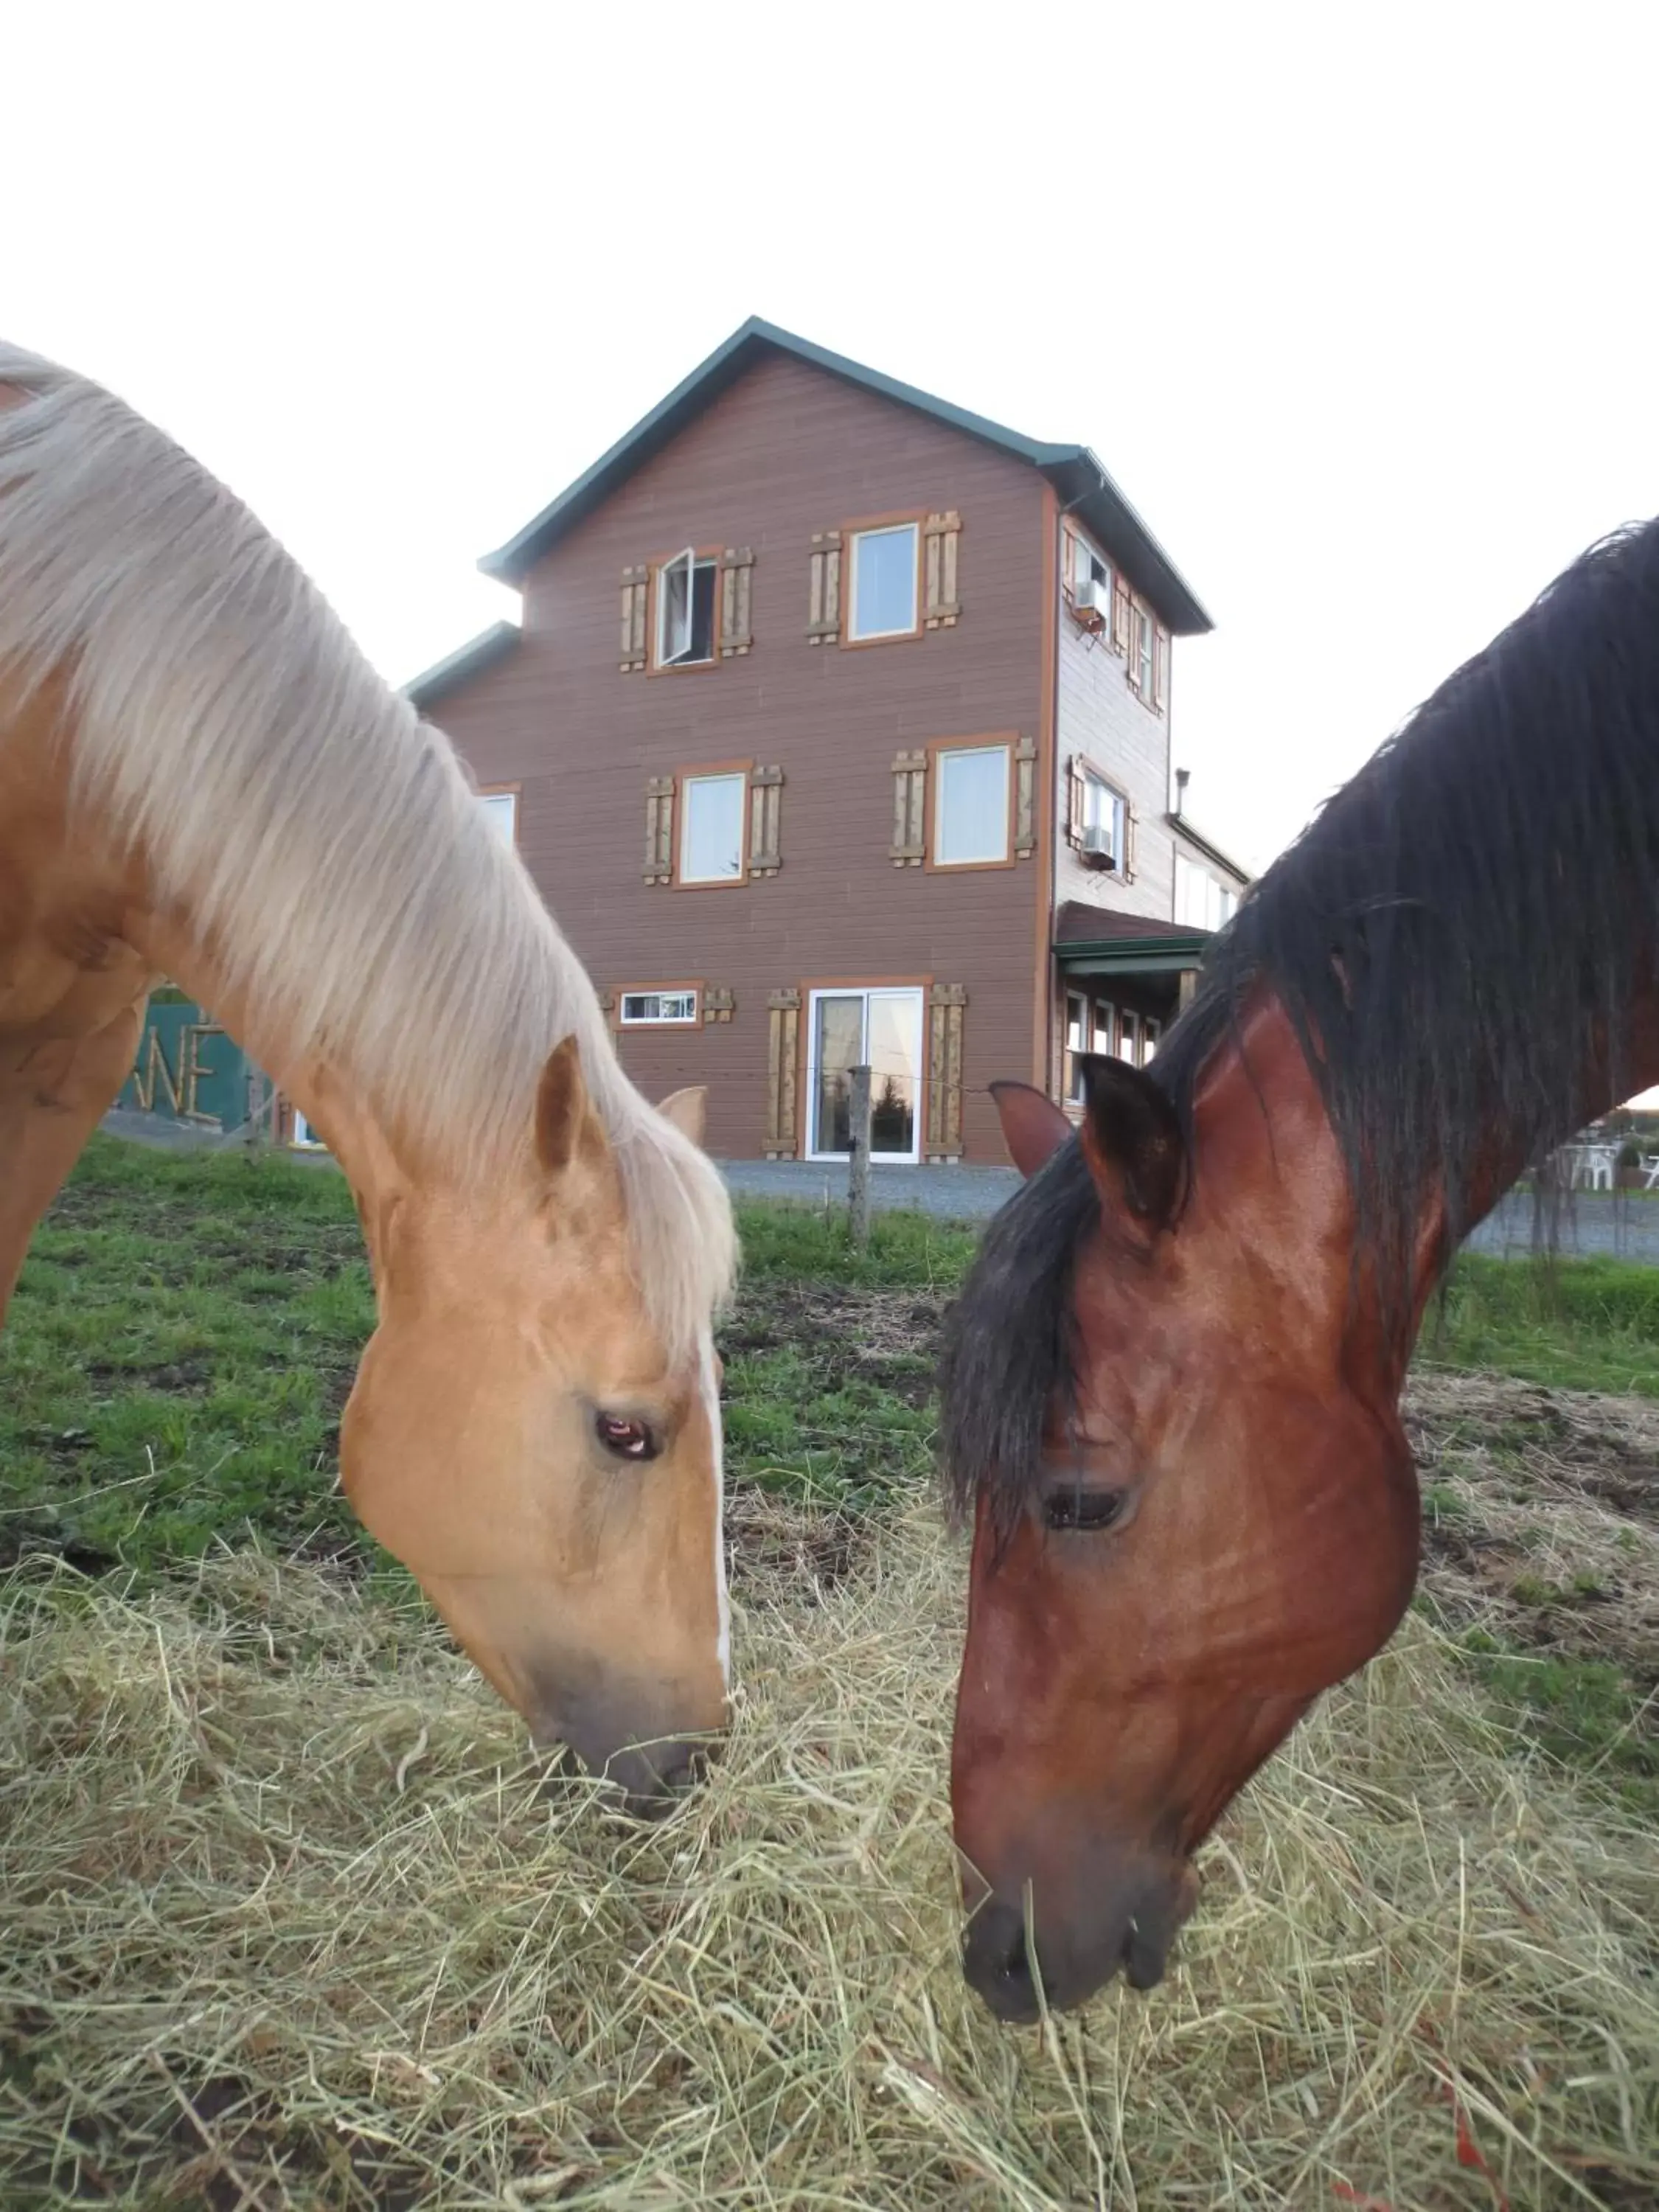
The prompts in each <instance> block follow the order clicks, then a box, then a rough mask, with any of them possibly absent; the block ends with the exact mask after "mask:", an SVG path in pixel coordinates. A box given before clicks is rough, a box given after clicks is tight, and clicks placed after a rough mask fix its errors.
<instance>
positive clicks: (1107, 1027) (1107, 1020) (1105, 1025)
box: [1094, 999, 1117, 1052]
mask: <svg viewBox="0 0 1659 2212" xmlns="http://www.w3.org/2000/svg"><path fill="white" fill-rule="evenodd" d="M1116 1029H1117V1018H1116V1015H1115V1012H1114V1011H1113V1009H1112V1007H1111V1006H1109V1004H1108V1003H1107V1001H1106V1000H1104V999H1097V1000H1096V1001H1095V1041H1094V1049H1095V1051H1096V1052H1110V1050H1111V1049H1112V1046H1113V1043H1114V1042H1115V1034H1116Z"/></svg>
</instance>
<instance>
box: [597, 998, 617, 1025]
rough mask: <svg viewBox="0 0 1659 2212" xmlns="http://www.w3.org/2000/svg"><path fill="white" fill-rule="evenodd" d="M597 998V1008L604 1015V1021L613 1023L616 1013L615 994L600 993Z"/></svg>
mask: <svg viewBox="0 0 1659 2212" xmlns="http://www.w3.org/2000/svg"><path fill="white" fill-rule="evenodd" d="M599 1006H600V1007H601V1009H602V1011H603V1012H604V1014H605V1019H606V1021H608V1022H609V1021H614V1019H615V1017H616V1012H617V994H616V993H615V992H614V991H601V992H600V993H599Z"/></svg>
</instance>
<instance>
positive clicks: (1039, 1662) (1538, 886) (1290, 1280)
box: [943, 524, 1659, 2020]
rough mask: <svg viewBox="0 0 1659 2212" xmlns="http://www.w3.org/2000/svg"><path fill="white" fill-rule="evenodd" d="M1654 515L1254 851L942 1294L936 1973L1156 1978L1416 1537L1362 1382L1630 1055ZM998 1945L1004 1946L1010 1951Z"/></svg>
mask: <svg viewBox="0 0 1659 2212" xmlns="http://www.w3.org/2000/svg"><path fill="white" fill-rule="evenodd" d="M1656 947H1659V524H1650V525H1647V526H1644V527H1643V528H1641V529H1640V530H1638V531H1635V532H1631V533H1628V534H1626V535H1623V536H1620V537H1618V538H1614V539H1613V540H1611V541H1610V542H1608V543H1607V544H1604V545H1601V546H1600V547H1598V548H1595V550H1592V551H1591V552H1589V553H1588V554H1587V555H1585V556H1583V559H1581V560H1580V561H1579V562H1577V563H1576V564H1575V565H1574V566H1573V567H1572V568H1571V569H1569V570H1568V571H1567V573H1566V574H1565V575H1564V576H1562V577H1561V578H1560V579H1559V581H1558V582H1557V583H1555V584H1554V585H1553V586H1552V587H1551V588H1550V590H1549V591H1548V592H1546V593H1545V594H1544V596H1543V597H1542V599H1540V601H1539V602H1538V604H1537V605H1535V606H1534V607H1533V608H1532V609H1531V610H1530V611H1528V613H1527V614H1525V615H1523V616H1522V617H1521V618H1520V619H1519V620H1518V621H1517V622H1516V623H1514V624H1513V625H1512V626H1511V627H1510V629H1507V630H1505V631H1504V633H1503V635H1501V636H1499V637H1498V639H1497V640H1496V641H1494V642H1493V643H1492V645H1491V646H1489V647H1487V648H1486V651H1485V652H1484V653H1481V654H1480V655H1479V656H1478V657H1477V658H1476V659H1474V660H1472V661H1471V662H1469V664H1468V665H1467V666H1466V667H1464V668H1462V670H1460V671H1459V672H1458V673H1457V674H1456V675H1455V676H1453V677H1452V678H1450V679H1449V682H1447V683H1446V684H1444V685H1443V687H1442V688H1441V690H1439V691H1437V693H1436V694H1435V696H1434V697H1433V698H1432V699H1431V700H1430V702H1428V703H1427V705H1426V706H1425V707H1423V708H1421V709H1420V710H1419V712H1418V714H1416V715H1415V716H1414V717H1413V720H1411V722H1410V723H1409V724H1408V725H1407V727H1406V728H1405V729H1404V730H1403V732H1401V734H1400V735H1399V736H1397V737H1396V738H1395V739H1394V740H1393V741H1391V742H1390V743H1389V744H1388V745H1386V746H1384V748H1383V750H1381V751H1380V752H1379V753H1378V754H1377V755H1376V757H1375V758H1374V759H1372V760H1371V761H1370V763H1369V764H1368V765H1367V766H1366V767H1365V768H1364V769H1362V770H1361V772H1360V773H1359V775H1357V776H1356V777H1355V778H1354V779H1353V781H1352V782H1351V783H1349V784H1348V785H1347V786H1346V787H1345V788H1344V789H1343V790H1342V791H1340V793H1338V794H1337V795H1336V797H1335V798H1334V799H1332V800H1331V801H1330V802H1329V804H1328V805H1327V806H1326V808H1325V809H1324V811H1322V814H1321V815H1320V816H1319V817H1318V818H1317V819H1316V821H1315V823H1313V825H1312V826H1311V827H1310V829H1308V830H1307V831H1306V832H1305V834H1304V836H1303V837H1302V839H1301V841H1300V842H1299V843H1297V845H1296V846H1294V847H1293V848H1291V850H1290V851H1289V852H1288V853H1286V854H1285V855H1284V856H1283V858H1282V859H1281V860H1279V862H1278V863H1277V865H1276V866H1274V867H1273V869H1272V870H1271V871H1270V872H1268V873H1267V875H1266V876H1265V877H1264V878H1262V880H1261V884H1260V885H1259V886H1258V887H1257V889H1256V890H1255V892H1254V893H1253V894H1252V896H1250V897H1249V898H1248V899H1247V900H1246V901H1245V902H1243V905H1242V906H1241V907H1240V908H1239V911H1238V913H1237V916H1236V918H1235V919H1234V921H1232V923H1231V926H1230V927H1229V928H1228V930H1227V931H1226V933H1225V935H1224V936H1223V937H1222V938H1221V939H1220V940H1219V941H1218V944H1217V945H1216V946H1215V947H1214V949H1213V951H1212V956H1211V959H1210V963H1209V967H1208V969H1207V973H1206V976H1205V978H1204V980H1203V982H1202V986H1201V988H1200V994H1199V995H1198V997H1197V999H1196V1000H1195V1001H1194V1005H1193V1006H1192V1007H1191V1008H1190V1009H1189V1010H1188V1013H1187V1014H1186V1015H1185V1017H1184V1018H1182V1021H1181V1022H1180V1023H1179V1024H1177V1026H1176V1028H1175V1030H1172V1031H1171V1033H1170V1036H1169V1038H1168V1040H1167V1041H1166V1042H1165V1045H1164V1050H1163V1051H1162V1053H1161V1054H1159V1056H1158V1060H1157V1061H1156V1063H1155V1064H1154V1065H1153V1066H1152V1068H1151V1069H1150V1070H1149V1071H1146V1072H1139V1071H1137V1070H1135V1069H1133V1068H1131V1067H1128V1066H1124V1065H1122V1064H1121V1063H1120V1062H1117V1061H1115V1060H1096V1061H1094V1062H1093V1063H1092V1064H1091V1066H1090V1067H1089V1069H1088V1079H1087V1095H1086V1105H1085V1116H1084V1121H1083V1124H1082V1127H1081V1130H1080V1132H1079V1133H1076V1134H1074V1133H1073V1130H1072V1129H1071V1127H1069V1125H1068V1123H1067V1121H1066V1118H1065V1116H1064V1115H1061V1114H1060V1111H1059V1110H1058V1109H1056V1108H1055V1107H1054V1106H1052V1105H1050V1104H1049V1103H1048V1100H1047V1099H1046V1098H1044V1097H1042V1095H1041V1094H1040V1093H1038V1092H1036V1091H1032V1090H1030V1089H1028V1088H1026V1087H1025V1086H1024V1085H1018V1084H1016V1085H1005V1086H1000V1096H999V1104H1000V1111H1001V1116H1002V1124H1003V1129H1004V1132H1005V1134H1006V1139H1007V1141H1008V1145H1009V1148H1010V1151H1011V1152H1012V1154H1013V1157H1014V1159H1015V1162H1016V1164H1018V1166H1019V1167H1020V1168H1021V1169H1022V1170H1024V1173H1025V1175H1026V1176H1028V1177H1029V1180H1028V1181H1027V1182H1025V1183H1024V1186H1023V1187H1022V1188H1021V1189H1020V1190H1019V1192H1018V1194H1016V1195H1015V1197H1014V1198H1013V1199H1012V1200H1011V1202H1010V1203H1009V1205H1008V1206H1006V1209H1005V1210H1004V1212H1002V1214H1001V1215H1000V1217H999V1218H998V1219H997V1220H996V1221H995V1223H994V1225H993V1226H992V1228H991V1230H990V1231H989V1232H988V1234H987V1238H986V1241H985V1243H984V1246H983V1249H982V1250H981V1255H980V1256H979V1258H978V1260H977V1261H976V1263H975V1269H974V1272H973V1274H972V1276H971V1278H970V1279H969V1284H968V1285H967V1287H966V1290H965V1293H964V1295H963V1298H962V1300H961V1303H960V1305H959V1307H958V1309H957V1314H956V1316H955V1322H954V1328H953V1331H952V1334H951V1342H950V1344H949V1346H948V1349H947V1353H946V1362H945V1425H944V1439H943V1449H944V1454H945V1464H946V1468H947V1470H948V1472H949V1474H950V1475H951V1480H952V1481H953V1483H954V1485H955V1487H956V1492H957V1497H958V1498H959V1499H960V1500H961V1501H962V1502H963V1504H966V1503H967V1502H968V1501H969V1500H972V1501H974V1503H975V1516H976V1525H975V1543H974V1554H973V1565H972V1583H971V1591H970V1597H969V1624H968V1639H967V1648H966V1651H965V1653H964V1656H963V1668H962V1678H961V1682H960V1686H959V1690H958V1699H957V1723H956V1740H955V1747H954V1755H953V1761H952V1778H951V1779H952V1799H953V1805H954V1812H955V1820H956V1834H957V1844H958V1846H959V1848H960V1850H961V1852H962V1854H963V1859H964V1860H965V1862H966V1863H967V1869H966V1870H965V1872H964V1881H965V1883H966V1884H967V1885H968V1887H969V1891H970V1895H969V1902H970V1903H977V1904H978V1906H979V1910H978V1911H977V1912H976V1913H975V1915H974V1917H972V1918H971V1919H970V1921H969V1930H968V1936H967V1945H966V1966H967V1971H968V1973H969V1978H970V1979H971V1980H972V1982H973V1983H974V1984H975V1987H976V1988H977V1989H978V1990H980V1991H981V1994H982V1995H983V1996H985V1998H986V1999H987V2002H989V2003H990V2004H991V2006H992V2007H993V2008H994V2010H996V2011H997V2012H998V2013H1000V2015H1003V2016H1004V2017H1005V2018H1007V2019H1011V2020H1024V2019H1030V2018H1031V2017H1032V2016H1033V2015H1034V2014H1035V2012H1036V2009H1037V2008H1038V2003H1039V1992H1038V1990H1037V1988H1036V1980H1037V1979H1038V1978H1040V1979H1041V1982H1042V1985H1043V1988H1044V1990H1046V1994H1047V1996H1048V2000H1049V2002H1052V2003H1054V2004H1055V2005H1057V2006H1065V2005H1070V2004H1073V2003H1076V2002H1079V2001H1080V2000H1081V1999H1082V1998H1084V1997H1085V1996H1088V1995H1089V1994H1090V1992H1091V1990H1094V1989H1096V1988H1097V1986H1098V1985H1099V1984H1101V1983H1102V1982H1103V1981H1105V1980H1106V1979H1107V1978H1109V1976H1110V1975H1111V1974H1112V1973H1113V1972H1115V1970H1116V1968H1117V1967H1118V1966H1120V1965H1122V1966H1124V1967H1125V1968H1126V1970H1127V1975H1128V1978H1129V1980H1130V1981H1131V1982H1132V1983H1133V1984H1135V1985H1136V1986H1137V1987H1139V1988H1146V1987H1148V1986H1150V1985H1151V1984H1152V1983H1154V1982H1156V1981H1157V1980H1158V1978H1159V1975H1160V1974H1161V1972H1163V1968H1164V1959H1165V1954H1166V1952H1167V1949H1168V1947H1169V1945H1170V1942H1171V1940H1172V1938H1173V1936H1174V1933H1175V1931H1176V1928H1177V1927H1178V1926H1179V1924H1180V1923H1181V1921H1182V1918H1183V1917H1185V1915H1186V1913H1187V1912H1188V1911H1189V1910H1190V1908H1191V1905H1192V1902H1193V1899H1194V1895H1195V1893H1196V1878H1195V1875H1194V1872H1193V1869H1192V1864H1191V1862H1192V1855H1193V1853H1194V1850H1195V1849H1196V1847H1197V1846H1198V1845H1199V1844H1200V1843H1201V1842H1202V1841H1203V1839H1204V1837H1205V1835H1206V1832H1208V1831H1209V1830H1210V1828H1211V1827H1212V1826H1213V1824H1214V1822H1215V1820H1217V1818H1218V1815H1219V1814H1220V1813H1221V1812H1222V1810H1223V1808H1225V1806H1226V1804H1227V1803H1228V1802H1229V1801H1230V1800H1231V1798H1232V1796H1234V1794H1235V1793H1236V1792H1237V1790H1239V1789H1240V1788H1241V1787H1242V1785H1243V1783H1244V1782H1245V1781H1246V1780H1247V1779H1248V1778H1249V1776H1250V1774H1251V1773H1252V1772H1254V1771H1255V1769H1256V1768H1257V1767H1259V1766H1260V1765H1261V1763H1262V1761H1263V1760H1264V1759H1267V1757H1268V1756H1269V1754H1270V1753H1272V1752H1273V1750H1274V1749H1275V1747H1277V1746H1278V1745H1279V1744H1280V1743H1281V1742H1282V1741H1284V1739H1285V1736H1286V1735H1288V1734H1289V1733H1290V1731H1291V1729H1292V1728H1293V1727H1294V1726H1295V1724H1296V1722H1297V1719H1298V1718H1299V1717H1300V1716H1301V1715H1302V1714H1303V1713H1304V1712H1305V1711H1307V1710H1308V1707H1309V1706H1310V1704H1311V1703H1312V1702H1313V1701H1314V1699H1316V1697H1317V1696H1318V1695H1319V1693H1320V1692H1322V1690H1324V1689H1326V1688H1328V1686H1330V1685H1331V1684H1333V1683H1334V1682H1336V1681H1338V1680H1340V1678H1341V1677H1343V1676H1344V1675H1346V1674H1350V1673H1352V1671H1353V1670H1354V1669H1355V1668H1358V1667H1359V1666H1361V1665H1362V1664H1363V1663H1364V1662H1365V1661H1366V1660H1367V1659H1368V1658H1370V1656H1371V1655H1372V1654H1373V1653H1374V1652H1375V1651H1376V1650H1378V1649H1379V1648H1380V1647H1381V1645H1382V1644H1383V1642H1384V1641H1385V1640H1386V1638H1388V1637H1389V1635H1390V1634H1391V1633H1392V1632H1393V1630H1394V1628H1395V1624H1396V1623H1397V1622H1398V1620H1400V1617H1401V1613H1402V1611H1403V1610H1404V1607H1405V1606H1406V1604H1407V1600H1408V1598H1409V1596H1410V1595H1411V1590H1412V1586H1413V1580H1414V1578H1415V1575H1416V1571H1417V1558H1418V1534H1419V1528H1418V1498H1417V1488H1416V1483H1415V1480H1414V1474H1413V1464H1412V1457H1411V1453H1410V1450H1409V1449H1408V1447H1407V1442H1406V1437H1405V1435H1404V1432H1403V1431H1402V1429H1401V1421H1400V1415H1399V1410H1398V1407H1399V1399H1400V1393H1401V1386H1402V1384H1403V1382H1404V1378H1405V1374H1406V1368H1407V1360H1408V1359H1409V1357H1410V1354H1411V1349H1412V1345H1413V1340H1414V1339H1415V1336H1416V1334H1417V1330H1418V1327H1419V1322H1420V1321H1421V1318H1422V1315H1423V1312H1424V1309H1425V1304H1426V1303H1427V1301H1428V1299H1429V1298H1430V1297H1431V1293H1432V1291H1433V1289H1434V1286H1435V1285H1436V1284H1437V1281H1438V1279H1440V1278H1441V1276H1442V1275H1443V1272H1444V1270H1445V1268H1446V1267H1447V1266H1448V1264H1449V1260H1450V1258H1451V1256H1452V1255H1454V1254H1455V1252H1456V1250H1457V1249H1458V1247H1459V1244H1460V1243H1461V1241H1462V1237H1464V1235H1465V1234H1466V1232H1467V1231H1468V1230H1469V1229H1470V1228H1471V1227H1472V1226H1473V1225H1474V1224H1475V1223H1476V1222H1477V1221H1479V1220H1480V1218H1481V1217H1482V1216H1483V1215H1484V1214H1485V1213H1486V1212H1488V1211H1489V1210H1490V1209H1491V1207H1492V1206H1493V1204H1494V1203H1495V1202H1496V1200H1497V1199H1498V1196H1499V1195H1500V1194H1501V1193H1502V1192H1503V1191H1504V1188H1506V1186H1507V1185H1509V1184H1510V1182H1513V1180H1514V1179H1515V1177H1516V1175H1517V1174H1518V1173H1520V1171H1521V1170H1522V1168H1523V1167H1524V1165H1525V1164H1526V1163H1527V1162H1528V1160H1531V1159H1536V1158H1541V1156H1542V1155H1543V1153H1544V1152H1546V1151H1547V1149H1548V1148H1549V1147H1550V1146H1553V1145H1554V1144H1555V1143H1557V1142H1558V1141H1559V1139H1561V1138H1563V1137H1564V1136H1565V1135H1566V1134H1567V1133H1569V1131H1571V1130H1572V1129H1575V1128H1578V1127H1582V1126H1583V1124H1584V1123H1585V1122H1586V1121H1589V1119H1591V1118H1592V1117H1593V1116H1594V1115H1595V1114H1597V1113H1599V1112H1601V1111H1602V1110H1604V1109H1606V1108H1607V1106H1608V1105H1609V1104H1610V1103H1612V1102H1613V1100H1614V1099H1615V1098H1618V1097H1629V1096H1630V1095H1631V1093H1632V1091H1636V1090H1638V1089H1640V1088H1641V1087H1642V1086H1643V1085H1645V1084H1650V1083H1652V1082H1653V1081H1655V1080H1656V1079H1659V1019H1656V1015H1659V993H1656V987H1655V984H1656V977H1655V964H1654V960H1655V951H1656ZM1033 1960H1035V1962H1036V1976H1034V1974H1033V1972H1032V1961H1033Z"/></svg>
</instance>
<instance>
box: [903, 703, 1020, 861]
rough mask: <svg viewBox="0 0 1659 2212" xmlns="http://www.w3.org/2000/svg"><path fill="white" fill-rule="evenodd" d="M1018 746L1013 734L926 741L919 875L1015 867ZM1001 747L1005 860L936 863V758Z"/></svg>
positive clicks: (1003, 732)
mask: <svg viewBox="0 0 1659 2212" xmlns="http://www.w3.org/2000/svg"><path fill="white" fill-rule="evenodd" d="M1018 743H1019V732H1018V731H1017V730H1013V731H1010V730H994V731H992V732H990V734H989V735H988V736H985V737H972V738H929V739H928V740H927V745H926V747H925V748H924V750H926V752H927V801H926V804H927V850H926V852H925V853H924V854H923V857H922V873H923V874H924V875H937V876H969V875H975V874H980V873H983V872H985V871H986V870H987V869H993V868H1013V867H1018V865H1019V856H1018V854H1016V852H1015V851H1014V808H1015V805H1016V804H1017V803H1018V784H1017V782H1016V778H1017V776H1018V769H1017V767H1016V765H1015V762H1014V749H1015V747H1016V746H1017V745H1018ZM997 745H1002V746H1005V747H1006V749H1007V754H1008V793H1007V799H1006V806H1005V808H1004V812H1003V817H1002V818H1003V827H1004V829H1005V831H1006V837H1007V858H1006V860H935V859H934V857H933V835H934V831H935V829H937V827H938V824H939V792H940V790H941V788H942V783H941V779H940V771H939V755H940V754H941V753H974V752H987V753H988V752H990V751H991V750H993V749H994V747H995V746H997Z"/></svg>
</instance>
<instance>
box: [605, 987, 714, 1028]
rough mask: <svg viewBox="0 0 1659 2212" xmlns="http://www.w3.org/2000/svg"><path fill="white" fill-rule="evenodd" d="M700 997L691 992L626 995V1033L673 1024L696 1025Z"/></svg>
mask: <svg viewBox="0 0 1659 2212" xmlns="http://www.w3.org/2000/svg"><path fill="white" fill-rule="evenodd" d="M696 1018H697V994H696V991H695V990H690V991H624V992H623V995H622V1025H623V1028H624V1029H628V1030H631V1029H654V1028H660V1027H662V1026H664V1025H665V1024H668V1023H673V1022H695V1021H696Z"/></svg>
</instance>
